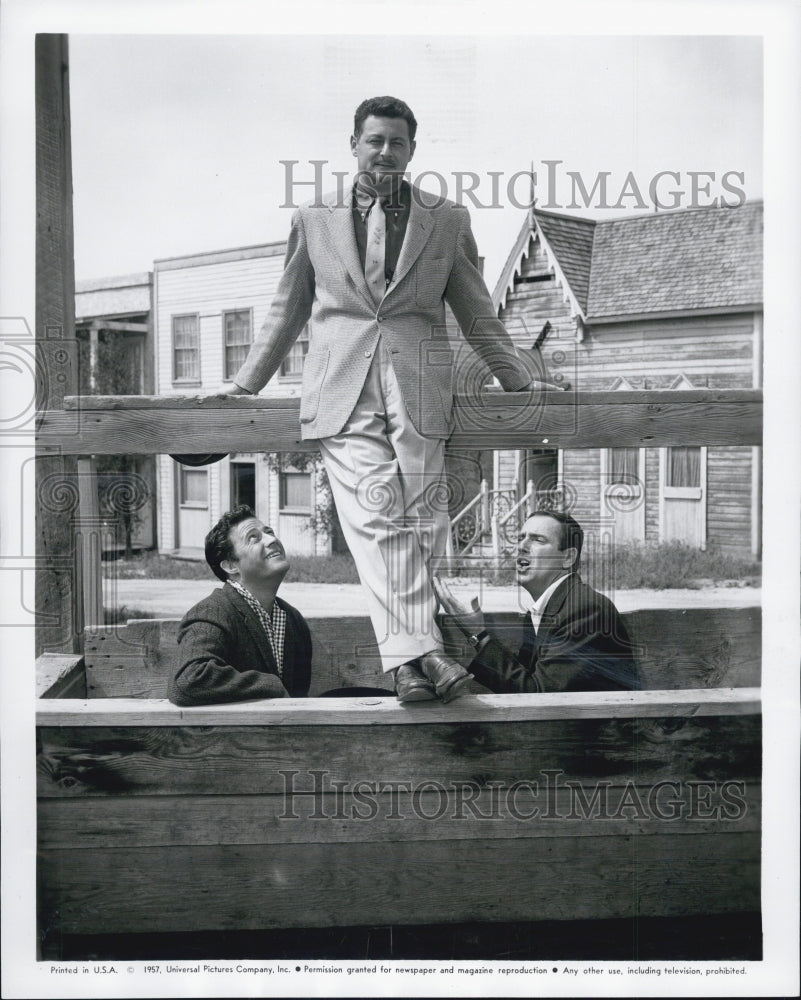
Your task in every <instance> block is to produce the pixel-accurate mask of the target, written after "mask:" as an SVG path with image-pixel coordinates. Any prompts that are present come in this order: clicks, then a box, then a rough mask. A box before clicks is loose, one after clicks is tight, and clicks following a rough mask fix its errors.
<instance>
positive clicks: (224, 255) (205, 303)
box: [155, 244, 313, 551]
mask: <svg viewBox="0 0 801 1000" xmlns="http://www.w3.org/2000/svg"><path fill="white" fill-rule="evenodd" d="M283 267H284V246H283V245H282V244H270V245H265V246H261V247H250V248H245V249H243V250H241V251H220V252H213V253H209V254H206V255H202V254H201V255H195V256H192V257H188V258H182V259H173V260H167V261H156V265H155V275H156V282H155V289H156V292H155V300H156V301H155V330H156V364H157V379H156V386H157V388H156V391H157V393H158V394H160V395H167V396H170V395H183V394H185V393H187V392H189V393H198V394H206V393H212V392H218V391H221V390H223V391H224V390H226V389H227V388H228V387H229V386H230V381H226V380H225V377H224V341H223V313H224V312H227V311H229V310H237V309H248V310H250V313H251V325H252V329H251V332H252V336H253V337H254V339H255V337H256V336H257V335H258V332H259V330H260V328H261V326H262V324H263V323H264V320H265V318H266V316H267V313H268V311H269V308H270V305H271V303H272V300H273V296H274V295H275V291H276V289H277V287H278V282H279V280H280V278H281V274H282V273H283ZM188 314H196V315H197V316H198V317H199V329H200V379H199V381H198V382H197V383H192V384H191V385H188V384H186V383H177V382H174V381H173V358H172V318H173V316H180V315H188ZM299 390H300V386H299V382H298V380H297V379H293V380H282V379H281V378H280V376H279V377H277V378H275V379H273V381H272V382H271V384H270V394H271V395H273V396H279V397H280V396H290V397H291V396H297V394H298V393H299ZM175 451H176V452H180V451H181V446H180V442H179V441H176V445H175ZM255 464H256V496H257V506H259V510H260V513H262V515H263V516H264V517H266V518H268V519H273V520H275V519H277V517H278V478H277V475H276V474H274V473H272V472H271V471H270V470H269V469H268V468H267V466H266V465H263V464H262V463H261V462H259V461H256V463H255ZM207 468H208V472H209V509H208V527H211V525H212V524H213V523H214V522H215V521H216V520H217V519H218V518H219V517H220V515H221V514H222V513H223V512H224V511H225V510H226V509H227V508H228V507H229V506H230V503H229V500H230V495H231V494H230V471H229V463H228V460H227V459H224V460H223V461H222V463H219V464H215V465H210V466H208V467H207ZM158 479H159V547H160V548H161V549H162V550H168V551H169V550H172V549H176V548H179V547H181V548H183V547H184V545H183V543H182V540H181V538H180V532H179V530H178V524H177V511H178V508H177V497H176V495H175V494H176V488H175V487H176V484H175V466H174V463H173V462H172V461H171V459H169V458H168V457H167V456H160V457H159V459H158ZM262 504H264V507H262V506H261V505H262ZM305 523H308V518H306V519H305ZM289 541H290V548H294V549H296V550H302V551H308V550H309V548H310V544H313V539H312V540H311V541H310V535H309V532H308V531H306V532H305V533H304V534H303V537H302V538H300V539H299V540H298V541H297V543H296V544H294V545H293V544H292V539H291V538H290V539H289Z"/></svg>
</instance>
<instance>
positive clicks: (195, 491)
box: [180, 466, 209, 509]
mask: <svg viewBox="0 0 801 1000" xmlns="http://www.w3.org/2000/svg"><path fill="white" fill-rule="evenodd" d="M180 488H181V496H180V504H181V506H182V507H202V508H204V509H205V508H207V507H208V505H209V474H208V471H207V470H206V469H191V468H186V467H185V466H182V467H181V480H180Z"/></svg>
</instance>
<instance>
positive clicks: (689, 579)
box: [605, 542, 761, 590]
mask: <svg viewBox="0 0 801 1000" xmlns="http://www.w3.org/2000/svg"><path fill="white" fill-rule="evenodd" d="M610 559H611V560H612V566H611V567H609V568H610V569H611V571H612V572H611V574H607V575H608V576H609V577H610V578H611V579H612V580H613V581H614V585H615V587H617V588H618V589H620V590H633V589H636V588H640V587H646V588H649V589H652V590H666V589H672V588H682V587H688V588H698V587H700V586H703V585H704V584H718V583H724V582H729V581H732V580H736V581H743V582H745V583H747V584H749V585H752V586H753V585H756V584H758V582H759V579H760V577H761V566H760V564H759V563H758V562H755V561H754V560H753V559H749V558H746V557H743V556H738V555H735V554H732V553H727V552H722V551H720V550H719V549H714V548H710V549H707V550H706V551H705V552H702V551H701V550H700V549H695V548H693V547H692V546H690V545H685V544H683V543H682V542H662V543H660V544H658V545H646V544H643V543H637V542H629V543H628V544H625V545H617V546H616V547H615V550H614V553H613V554H612V555H611V556H610ZM605 568H606V567H605Z"/></svg>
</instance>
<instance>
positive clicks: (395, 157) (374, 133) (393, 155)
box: [350, 115, 415, 188]
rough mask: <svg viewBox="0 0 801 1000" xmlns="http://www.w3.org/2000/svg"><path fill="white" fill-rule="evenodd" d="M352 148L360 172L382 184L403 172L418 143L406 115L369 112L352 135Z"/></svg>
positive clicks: (400, 175)
mask: <svg viewBox="0 0 801 1000" xmlns="http://www.w3.org/2000/svg"><path fill="white" fill-rule="evenodd" d="M350 148H351V152H352V153H353V155H354V156H355V157H356V162H357V164H358V167H359V174H360V175H364V179H365V180H366V181H367V182H368V184H371V185H376V186H377V187H379V188H383V187H385V186H388V185H389V184H390V183H392V182H393V180H398V179H399V178H400V177H402V176H403V173H404V171H405V170H406V167H407V166H408V164H409V160H411V158H412V156H414V150H415V143H414V142H412V141H411V140H410V139H409V123H408V122H407V121H406V119H405V118H379V117H378V116H376V115H368V116H367V118H365V120H364V123H363V125H362V130H361V132H360V133H359V135H358V136H355V135H354V136H351V139H350Z"/></svg>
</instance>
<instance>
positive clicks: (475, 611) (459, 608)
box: [432, 576, 484, 635]
mask: <svg viewBox="0 0 801 1000" xmlns="http://www.w3.org/2000/svg"><path fill="white" fill-rule="evenodd" d="M432 582H433V584H434V592H435V593H436V595H437V600H438V601H439V603H440V607H441V608H442V610H443V611H444V612H445V614H446V615H449V616H450V617H451V618H453V620H454V622H455V623H456V624H457V625H458V626H459V628H460V629H461V630H462V631H463V632H464V634H465V635H477V634H478V633H479V632H481V631H483V629H484V612H483V611H482V610H481V606H480V605H479V603H478V598H477V597H473V598H472V600H471V601H470V608H466V607H465V605H464V604H462V603H461V602H460V601H458V600H457V599H456V598H455V597H454V596H453V594H452V593H451V589H450V587H449V586H448V584H447V583H446V582H445V581H444V580H443V579H441V578H440V577H439V576H434V578H433V581H432Z"/></svg>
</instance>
